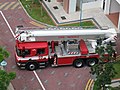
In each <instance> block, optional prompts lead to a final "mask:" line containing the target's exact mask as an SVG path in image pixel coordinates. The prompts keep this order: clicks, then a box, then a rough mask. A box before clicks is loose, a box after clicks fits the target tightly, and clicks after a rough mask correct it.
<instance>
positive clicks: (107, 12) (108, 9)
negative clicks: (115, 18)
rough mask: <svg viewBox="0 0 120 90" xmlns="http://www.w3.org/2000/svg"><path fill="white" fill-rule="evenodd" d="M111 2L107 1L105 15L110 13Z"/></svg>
mask: <svg viewBox="0 0 120 90" xmlns="http://www.w3.org/2000/svg"><path fill="white" fill-rule="evenodd" d="M110 2H111V0H105V8H104V13H105V14H109V13H110Z"/></svg>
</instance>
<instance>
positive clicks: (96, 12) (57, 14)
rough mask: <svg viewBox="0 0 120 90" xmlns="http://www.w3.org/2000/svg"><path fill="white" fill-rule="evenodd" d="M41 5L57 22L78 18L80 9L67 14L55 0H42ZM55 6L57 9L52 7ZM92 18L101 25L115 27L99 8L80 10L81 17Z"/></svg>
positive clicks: (76, 20)
mask: <svg viewBox="0 0 120 90" xmlns="http://www.w3.org/2000/svg"><path fill="white" fill-rule="evenodd" d="M43 5H44V7H45V8H46V9H47V11H48V12H49V15H51V16H52V17H53V19H54V20H55V22H56V23H57V24H64V23H69V22H78V21H79V20H80V11H77V12H76V13H70V14H67V13H66V12H65V11H64V10H63V6H62V4H61V3H58V2H56V0H51V2H47V1H44V0H43ZM55 7H57V8H58V9H54V8H55ZM61 17H65V18H66V19H62V18H61ZM89 18H94V19H95V21H96V23H98V24H99V26H101V27H109V28H111V27H115V25H114V24H113V23H112V22H111V21H110V20H109V19H108V18H107V16H106V15H105V14H104V13H103V10H102V9H101V8H93V9H87V10H83V11H82V19H89Z"/></svg>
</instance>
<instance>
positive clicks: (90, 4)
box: [77, 0, 102, 10]
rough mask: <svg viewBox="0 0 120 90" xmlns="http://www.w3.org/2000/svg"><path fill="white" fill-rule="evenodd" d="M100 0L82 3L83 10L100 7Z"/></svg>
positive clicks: (78, 3) (78, 1)
mask: <svg viewBox="0 0 120 90" xmlns="http://www.w3.org/2000/svg"><path fill="white" fill-rule="evenodd" d="M83 1H84V0H83ZM101 3H102V0H97V1H95V0H93V1H92V2H88V3H83V4H82V5H83V7H82V9H83V10H86V9H92V8H101ZM77 7H80V0H77Z"/></svg>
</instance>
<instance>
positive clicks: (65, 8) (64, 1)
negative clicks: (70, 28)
mask: <svg viewBox="0 0 120 90" xmlns="http://www.w3.org/2000/svg"><path fill="white" fill-rule="evenodd" d="M63 8H64V10H65V11H66V12H67V13H69V0H63Z"/></svg>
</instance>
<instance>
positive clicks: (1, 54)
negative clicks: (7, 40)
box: [0, 46, 10, 62]
mask: <svg viewBox="0 0 120 90" xmlns="http://www.w3.org/2000/svg"><path fill="white" fill-rule="evenodd" d="M9 55H10V54H9V52H8V51H7V50H6V49H5V48H4V47H1V46H0V62H1V61H2V60H3V59H5V58H8V57H9Z"/></svg>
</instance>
